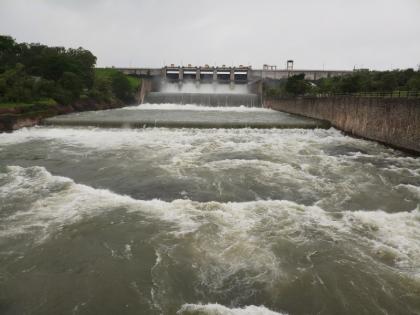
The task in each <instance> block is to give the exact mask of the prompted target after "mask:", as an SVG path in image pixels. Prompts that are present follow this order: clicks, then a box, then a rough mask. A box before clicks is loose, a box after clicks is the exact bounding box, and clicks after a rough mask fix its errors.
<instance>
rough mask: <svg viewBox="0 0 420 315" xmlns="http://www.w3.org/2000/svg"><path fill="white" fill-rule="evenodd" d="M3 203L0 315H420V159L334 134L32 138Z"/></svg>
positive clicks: (162, 132)
mask: <svg viewBox="0 0 420 315" xmlns="http://www.w3.org/2000/svg"><path fill="white" fill-rule="evenodd" d="M134 110H136V109H134ZM0 200H1V204H0V314H54V315H55V314H184V315H185V314H213V315H216V314H217V315H218V314H223V315H225V314H226V315H231V314H257V315H258V314H264V315H267V314H269V315H273V314H419V313H420V209H419V203H420V159H419V158H414V157H410V156H406V155H404V154H402V153H399V152H397V151H394V150H392V149H389V148H385V147H384V146H382V145H379V144H376V143H373V142H369V141H365V140H360V139H354V138H350V137H348V136H345V135H343V134H341V133H340V132H339V131H337V130H335V129H329V130H321V129H315V130H304V129H247V128H245V129H166V128H150V129H96V128H83V127H78V128H76V127H74V128H68V127H67V128H64V127H63V128H58V127H35V128H29V129H22V130H19V131H16V132H14V133H11V134H1V135H0Z"/></svg>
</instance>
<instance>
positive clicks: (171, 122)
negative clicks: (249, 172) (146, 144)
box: [44, 104, 330, 128]
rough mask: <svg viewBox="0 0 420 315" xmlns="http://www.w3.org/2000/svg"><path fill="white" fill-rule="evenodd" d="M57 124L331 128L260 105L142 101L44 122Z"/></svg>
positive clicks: (133, 126) (125, 126)
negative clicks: (231, 105)
mask: <svg viewBox="0 0 420 315" xmlns="http://www.w3.org/2000/svg"><path fill="white" fill-rule="evenodd" d="M44 124H46V125H54V126H73V127H75V126H91V127H108V128H111V127H113V128H115V127H123V128H145V127H173V128H185V127H189V128H244V127H252V128H328V127H330V124H329V123H328V122H326V121H321V120H318V119H312V118H307V117H301V116H297V115H292V114H287V113H282V112H279V111H275V110H269V109H264V108H256V107H246V106H237V107H230V106H229V107H223V109H221V107H217V106H213V107H210V106H209V107H206V106H198V105H192V104H187V105H176V104H158V105H156V104H142V105H139V106H130V107H125V108H122V109H118V110H105V111H96V112H82V113H74V114H70V115H62V116H56V117H52V118H48V119H46V120H45V121H44Z"/></svg>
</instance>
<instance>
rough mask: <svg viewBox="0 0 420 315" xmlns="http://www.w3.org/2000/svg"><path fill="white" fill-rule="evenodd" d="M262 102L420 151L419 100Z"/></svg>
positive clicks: (390, 143)
mask: <svg viewBox="0 0 420 315" xmlns="http://www.w3.org/2000/svg"><path fill="white" fill-rule="evenodd" d="M264 105H265V107H270V108H273V109H276V110H280V111H284V112H287V113H293V114H298V115H302V116H306V117H311V118H318V119H325V120H328V121H329V122H330V123H331V125H332V126H334V127H335V128H337V129H340V130H343V131H345V132H347V133H349V134H352V135H355V136H358V137H363V138H366V139H371V140H375V141H379V142H382V143H385V144H387V145H390V146H392V147H395V148H400V149H404V150H409V151H412V152H416V153H420V99H404V98H367V97H329V98H294V99H277V100H274V99H273V100H270V99H267V100H265V101H264Z"/></svg>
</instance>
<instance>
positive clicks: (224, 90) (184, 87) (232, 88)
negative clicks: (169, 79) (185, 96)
mask: <svg viewBox="0 0 420 315" xmlns="http://www.w3.org/2000/svg"><path fill="white" fill-rule="evenodd" d="M159 92H162V93H189V94H192V93H197V94H201V93H202V94H209V93H214V94H248V93H249V91H248V86H247V85H246V84H219V83H202V82H185V83H164V84H162V86H161V88H160V91H159Z"/></svg>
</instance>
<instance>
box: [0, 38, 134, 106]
mask: <svg viewBox="0 0 420 315" xmlns="http://www.w3.org/2000/svg"><path fill="white" fill-rule="evenodd" d="M95 64H96V57H95V56H94V55H93V54H92V53H91V52H90V51H88V50H85V49H83V48H77V49H72V48H70V49H66V48H63V47H48V46H45V45H41V44H27V43H16V42H15V40H14V39H13V38H11V37H9V36H0V104H1V105H0V106H1V108H11V107H18V106H21V107H22V106H23V107H24V106H29V105H31V104H32V105H33V104H36V105H45V106H48V105H51V104H57V103H58V104H63V105H67V104H72V103H75V102H77V101H79V100H81V99H93V100H96V101H99V102H118V101H120V102H124V103H130V102H133V101H134V93H135V91H136V89H138V87H139V84H140V80H139V79H137V78H132V77H128V76H125V75H124V74H122V73H120V72H118V71H116V70H114V69H95ZM13 104H15V105H13Z"/></svg>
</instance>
